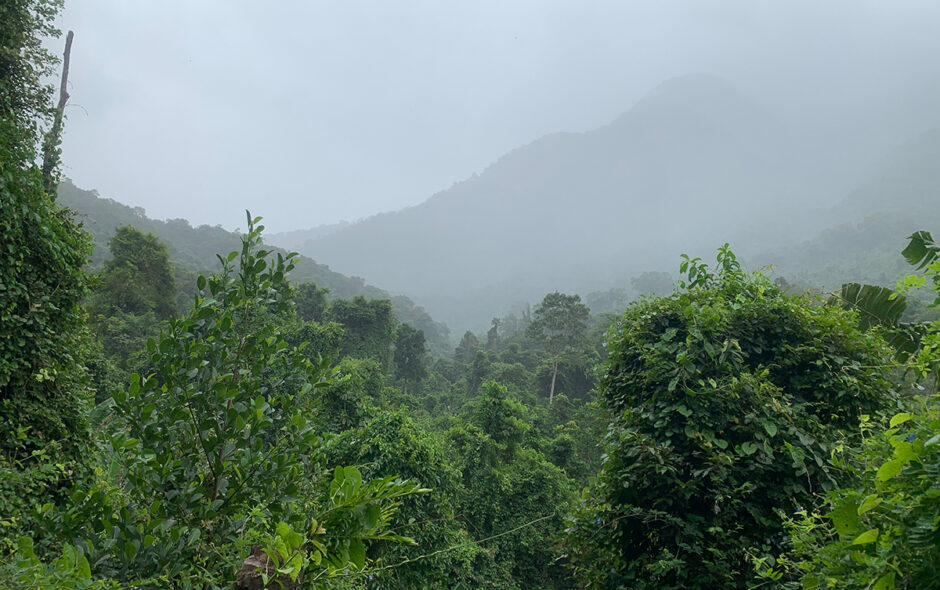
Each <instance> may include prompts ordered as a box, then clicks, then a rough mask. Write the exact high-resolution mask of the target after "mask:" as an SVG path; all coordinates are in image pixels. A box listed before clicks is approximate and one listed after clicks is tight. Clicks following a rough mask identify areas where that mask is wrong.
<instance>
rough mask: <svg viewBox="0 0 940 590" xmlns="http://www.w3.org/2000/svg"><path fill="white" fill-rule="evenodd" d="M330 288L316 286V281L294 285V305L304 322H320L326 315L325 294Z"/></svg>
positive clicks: (327, 304) (326, 303)
mask: <svg viewBox="0 0 940 590" xmlns="http://www.w3.org/2000/svg"><path fill="white" fill-rule="evenodd" d="M329 292H330V290H329V289H327V288H325V287H318V286H317V285H316V283H301V284H299V285H297V287H295V293H294V307H295V308H296V309H297V315H298V316H299V317H300V319H302V320H303V321H305V322H310V321H313V322H322V321H323V318H324V316H325V315H326V310H327V307H328V306H329V303H328V302H327V299H326V296H327V293H329Z"/></svg>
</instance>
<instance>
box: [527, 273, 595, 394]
mask: <svg viewBox="0 0 940 590" xmlns="http://www.w3.org/2000/svg"><path fill="white" fill-rule="evenodd" d="M589 314H590V310H589V309H588V308H587V306H586V305H584V304H583V303H581V297H580V296H578V295H565V294H564V293H559V292H558V291H555V292H554V293H549V294H548V295H546V296H545V298H544V299H543V300H542V302H541V303H539V304H538V305H536V306H535V310H534V311H533V313H532V322H531V323H530V324H529V326H528V328H526V335H527V336H528V337H529V338H531V339H532V340H534V341H535V342H537V343H539V344H540V345H541V346H542V347H543V348H545V350H546V352H548V354H549V355H551V361H552V384H551V387H550V389H549V392H548V403H549V404H551V403H552V402H553V401H554V398H555V381H556V380H557V378H558V362H559V361H560V360H561V356H562V355H563V354H565V353H568V352H571V351H573V350H576V349H577V347H578V346H579V345H580V344H582V343H583V342H584V340H585V336H586V334H587V323H588V316H589Z"/></svg>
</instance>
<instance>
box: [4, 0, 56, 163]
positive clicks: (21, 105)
mask: <svg viewBox="0 0 940 590" xmlns="http://www.w3.org/2000/svg"><path fill="white" fill-rule="evenodd" d="M61 4H62V3H61V1H59V0H9V1H7V2H4V3H3V7H2V12H0V16H2V18H0V120H2V121H3V123H2V125H3V134H2V137H3V139H4V143H5V144H6V145H5V146H4V148H3V149H4V151H5V152H6V150H10V152H20V153H21V154H22V153H24V152H30V153H33V152H34V150H35V148H36V146H37V145H38V144H39V139H40V137H39V132H40V125H41V124H42V123H43V122H48V121H49V120H50V118H51V116H52V93H53V88H52V87H51V86H49V85H48V84H47V83H46V82H45V80H46V79H49V78H51V77H52V76H53V75H54V73H55V66H56V64H57V63H58V60H57V59H56V58H55V57H54V56H53V55H52V54H50V53H49V52H48V51H47V50H46V49H45V48H44V47H43V44H42V41H43V39H45V38H49V37H57V36H58V35H59V30H58V29H56V27H55V25H54V22H55V17H56V15H57V14H58V13H59V9H60V8H61ZM10 152H7V153H5V154H4V160H7V158H8V157H9V156H10ZM30 161H32V160H30Z"/></svg>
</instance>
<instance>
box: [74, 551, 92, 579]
mask: <svg viewBox="0 0 940 590" xmlns="http://www.w3.org/2000/svg"><path fill="white" fill-rule="evenodd" d="M75 569H76V570H78V575H79V577H80V578H81V579H82V580H90V579H91V565H90V564H89V563H88V558H87V557H85V555H84V554H82V555H79V556H78V559H77V560H76V563H75Z"/></svg>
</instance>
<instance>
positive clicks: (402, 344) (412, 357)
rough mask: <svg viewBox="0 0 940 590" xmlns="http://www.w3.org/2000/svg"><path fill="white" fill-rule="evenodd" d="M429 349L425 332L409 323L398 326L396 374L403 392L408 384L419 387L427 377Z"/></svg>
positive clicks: (395, 359) (405, 391) (396, 332)
mask: <svg viewBox="0 0 940 590" xmlns="http://www.w3.org/2000/svg"><path fill="white" fill-rule="evenodd" d="M427 356H428V350H427V346H426V345H425V340H424V332H422V331H421V330H418V329H417V328H413V327H411V326H409V325H408V324H402V325H400V326H398V329H397V330H396V331H395V355H394V359H393V360H394V364H395V376H396V377H398V379H399V380H400V381H401V384H402V392H403V393H407V391H408V386H409V385H410V386H412V387H417V386H418V385H419V384H420V383H421V381H422V380H423V379H424V378H425V377H427V374H428V368H427Z"/></svg>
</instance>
